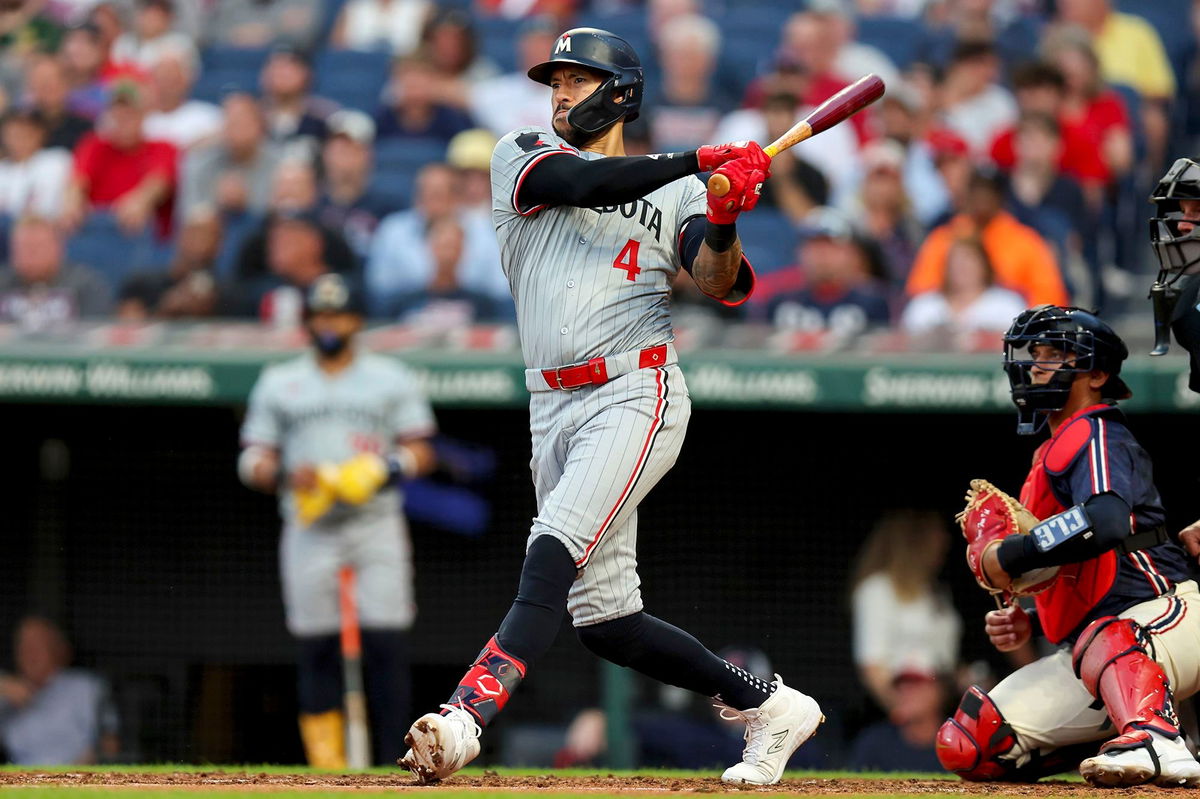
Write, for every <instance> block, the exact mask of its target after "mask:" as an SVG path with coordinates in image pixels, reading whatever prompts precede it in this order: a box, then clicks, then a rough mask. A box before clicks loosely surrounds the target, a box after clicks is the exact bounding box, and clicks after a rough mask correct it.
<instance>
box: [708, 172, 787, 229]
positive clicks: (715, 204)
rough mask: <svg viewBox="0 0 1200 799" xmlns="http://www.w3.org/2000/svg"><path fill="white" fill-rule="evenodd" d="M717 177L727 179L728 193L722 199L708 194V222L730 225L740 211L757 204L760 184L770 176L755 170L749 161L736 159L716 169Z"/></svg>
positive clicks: (760, 190)
mask: <svg viewBox="0 0 1200 799" xmlns="http://www.w3.org/2000/svg"><path fill="white" fill-rule="evenodd" d="M715 174H718V175H724V176H725V177H726V178H728V179H729V191H728V192H727V193H726V194H725V196H723V197H717V196H716V195H714V194H713V193H712V192H711V191H710V192H709V193H708V213H707V214H706V215H707V217H708V221H709V222H712V223H713V224H714V225H731V224H733V223H734V222H736V221H737V216H738V214H740V213H741V212H742V211H749V210H751V209H752V208H754V206H755V205H757V204H758V198H759V196H760V194H761V193H762V184H763V181H765V180H766V179H767V178H769V177H770V176H771V173H770V171H768V170H763V169H756V168H754V167H753V166H752V165H751V162H750V161H749V159H742V158H738V159H735V160H733V161H730V162H728V163H727V164H725V165H723V166H721V167H720V168H718V169H717V171H716V173H715Z"/></svg>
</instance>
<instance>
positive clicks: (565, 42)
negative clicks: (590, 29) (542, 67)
mask: <svg viewBox="0 0 1200 799" xmlns="http://www.w3.org/2000/svg"><path fill="white" fill-rule="evenodd" d="M569 52H571V37H570V36H568V35H567V34H565V33H564V34H563V35H562V38H561V39H559V40H558V44H556V45H554V54H555V55H558V54H559V53H569Z"/></svg>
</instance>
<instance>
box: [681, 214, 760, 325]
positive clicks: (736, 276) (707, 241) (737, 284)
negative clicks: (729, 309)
mask: <svg viewBox="0 0 1200 799" xmlns="http://www.w3.org/2000/svg"><path fill="white" fill-rule="evenodd" d="M679 257H680V260H681V262H682V263H683V268H684V269H686V270H687V271H688V274H690V275H691V276H692V280H693V281H695V283H696V287H697V288H699V289H700V290H701V291H703V292H704V293H705V294H706V295H708V296H709V297H712V298H714V299H717V300H720V301H721V302H723V303H725V304H726V305H740V304H741V303H742V302H744V301H745V300H746V299H748V298H749V297H750V293H751V292H752V291H753V290H754V270H752V269H751V268H750V264H749V262H748V261H746V259H745V256H744V255H743V254H742V243H741V241H740V240H739V239H738V235H737V227H736V226H735V225H714V224H713V223H711V222H709V221H707V220H706V219H705V218H704V217H703V216H699V215H697V216H694V217H692V218H691V219H689V220H688V221H687V222H686V223H685V224H684V227H683V232H682V234H681V235H680V241H679Z"/></svg>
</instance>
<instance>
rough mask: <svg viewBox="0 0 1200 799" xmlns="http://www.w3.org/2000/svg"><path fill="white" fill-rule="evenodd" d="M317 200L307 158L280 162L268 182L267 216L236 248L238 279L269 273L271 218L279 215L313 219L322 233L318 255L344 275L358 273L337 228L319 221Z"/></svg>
mask: <svg viewBox="0 0 1200 799" xmlns="http://www.w3.org/2000/svg"><path fill="white" fill-rule="evenodd" d="M317 200H318V194H317V176H316V172H315V171H314V170H313V168H312V166H310V165H309V163H308V162H307V161H297V160H285V161H283V162H282V163H281V164H280V165H279V168H278V169H276V171H275V176H274V178H273V181H272V184H271V202H270V216H269V217H268V218H267V219H266V220H265V221H264V222H263V223H262V224H261V225H259V226H258V227H257V228H256V229H255V231H254V232H253V233H250V234H249V235H247V236H246V238H245V239H244V240H243V241H242V242H241V244H240V246H239V247H238V254H237V265H236V268H235V273H236V276H237V278H238V279H239V280H242V281H254V280H258V279H260V278H262V277H264V276H268V275H270V274H271V266H270V254H269V253H268V246H269V234H270V230H271V228H272V223H273V217H276V216H280V215H285V216H288V217H292V218H296V217H302V221H305V222H307V221H309V220H312V221H313V222H314V224H315V225H316V226H317V228H318V229H319V230H320V233H321V257H322V259H324V261H325V262H326V263H327V264H328V265H329V267H330V269H331V270H332V271H334V272H340V273H341V274H343V275H349V276H355V275H357V273H358V271H359V260H358V258H357V256H355V254H354V251H353V250H352V249H351V248H350V245H349V244H348V243H347V242H346V238H345V237H344V236H343V235H342V234H341V233H340V232H339V231H337V230H333V229H331V228H329V227H326V226H325V225H322V224H321V223H320V219H319V218H318V217H317Z"/></svg>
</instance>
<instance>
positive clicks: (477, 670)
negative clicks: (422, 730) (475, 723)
mask: <svg viewBox="0 0 1200 799" xmlns="http://www.w3.org/2000/svg"><path fill="white" fill-rule="evenodd" d="M524 678H525V664H524V663H522V662H521V661H520V660H518V659H517V658H515V657H513V656H512V655H510V654H508V653H507V652H505V651H504V650H503V649H501V648H500V644H499V643H497V642H496V636H494V635H493V636H492V637H491V638H490V639H488V642H487V645H486V646H484V648H483V651H482V652H480V653H479V657H477V658H475V662H474V663H473V664H471V668H470V670H469V671H467V673H466V675H465V676H464V677H463V678H462V681H461V682H460V683H459V684H458V688H457V689H456V690H455V691H454V695H453V696H451V697H450V701H449V702H447V703H446V704H448V705H457V706H459V707H462V708H464V709H466V710H469V711H470V712H471V715H473V716H476V717H477V718H478V719H479V724H480V725H481V726H484V727H486V726H487V724H488V722H490V721H491V720H492V719H494V718H495V717H496V714H497V713H499V712H500V711H501V710H503V709H504V706H505V705H506V704H508V698H509V697H510V696H512V692H513V691H515V690H516V688H517V685H518V684H519V683H520V682H521V680H523V679H524Z"/></svg>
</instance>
